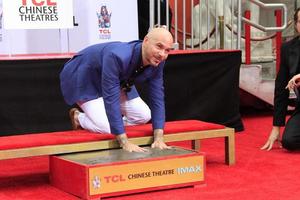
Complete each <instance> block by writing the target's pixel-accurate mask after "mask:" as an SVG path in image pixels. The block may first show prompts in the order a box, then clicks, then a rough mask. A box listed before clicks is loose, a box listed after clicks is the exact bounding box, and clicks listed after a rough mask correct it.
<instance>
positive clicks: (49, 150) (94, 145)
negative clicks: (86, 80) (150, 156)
mask: <svg viewBox="0 0 300 200" xmlns="http://www.w3.org/2000/svg"><path fill="white" fill-rule="evenodd" d="M219 137H224V138H225V162H226V163H227V164H228V165H233V164H234V163H235V147H234V145H235V144H234V129H232V128H225V129H216V130H205V131H192V132H181V133H175V134H167V135H165V136H164V140H165V142H178V141H187V140H192V141H196V140H202V139H209V138H219ZM129 140H130V141H131V142H133V143H134V144H137V145H150V144H151V143H152V141H153V137H152V136H147V137H138V138H130V139H129ZM113 148H119V144H118V143H117V141H116V140H115V139H113V140H104V141H94V142H82V143H73V144H61V145H48V146H38V147H28V148H19V149H8V150H0V160H4V159H12V158H23V157H30V156H42V155H55V154H64V153H74V152H82V151H93V150H102V149H113Z"/></svg>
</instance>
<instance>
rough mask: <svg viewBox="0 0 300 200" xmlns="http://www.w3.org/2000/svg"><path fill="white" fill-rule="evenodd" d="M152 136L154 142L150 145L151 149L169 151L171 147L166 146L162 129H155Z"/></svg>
mask: <svg viewBox="0 0 300 200" xmlns="http://www.w3.org/2000/svg"><path fill="white" fill-rule="evenodd" d="M153 135H154V141H153V143H152V145H151V148H159V149H171V147H169V146H167V145H166V143H165V142H164V132H163V130H162V129H155V130H154V133H153Z"/></svg>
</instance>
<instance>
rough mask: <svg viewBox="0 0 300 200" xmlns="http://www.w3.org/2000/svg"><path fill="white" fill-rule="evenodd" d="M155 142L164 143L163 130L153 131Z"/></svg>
mask: <svg viewBox="0 0 300 200" xmlns="http://www.w3.org/2000/svg"><path fill="white" fill-rule="evenodd" d="M153 136H154V141H162V142H163V141H164V131H163V129H155V130H154V131H153Z"/></svg>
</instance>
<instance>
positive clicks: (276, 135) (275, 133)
mask: <svg viewBox="0 0 300 200" xmlns="http://www.w3.org/2000/svg"><path fill="white" fill-rule="evenodd" d="M276 140H277V141H278V143H279V146H280V147H281V143H280V127H278V126H273V128H272V131H271V133H270V135H269V138H268V140H267V142H266V143H265V145H264V146H262V147H261V148H260V149H262V150H267V151H270V150H271V149H272V147H273V144H274V142H275V141H276Z"/></svg>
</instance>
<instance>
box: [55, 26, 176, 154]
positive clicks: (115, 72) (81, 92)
mask: <svg viewBox="0 0 300 200" xmlns="http://www.w3.org/2000/svg"><path fill="white" fill-rule="evenodd" d="M172 46H173V37H172V35H171V33H170V32H169V31H168V30H166V29H165V28H154V29H152V30H151V31H150V32H149V33H148V34H147V35H146V36H145V38H144V40H143V41H132V42H126V43H125V42H108V43H102V44H96V45H92V46H89V47H87V48H85V49H83V50H82V51H80V52H79V53H78V54H76V55H75V56H74V57H73V58H72V59H71V60H69V61H68V62H67V63H66V64H65V65H64V68H63V70H62V72H61V74H60V81H61V90H62V94H63V96H64V99H65V101H66V103H67V104H69V105H73V104H77V105H78V106H79V107H80V108H81V110H82V111H83V112H80V111H79V110H78V109H76V108H73V109H71V110H70V113H69V114H70V118H71V122H72V126H73V129H86V130H89V131H92V132H97V133H109V134H114V135H116V138H117V140H118V142H119V144H120V146H121V147H122V148H123V149H125V150H127V151H129V152H133V151H134V152H143V151H146V150H145V149H144V148H141V147H139V146H137V145H135V144H133V143H131V142H129V141H128V139H127V135H126V132H125V129H124V126H125V125H137V124H145V123H147V122H149V121H150V120H151V122H152V127H153V134H154V141H153V144H152V145H151V146H152V147H153V148H160V149H165V148H169V147H168V146H167V145H166V144H165V143H164V141H163V128H164V123H165V105H164V87H163V67H164V63H165V60H166V59H167V57H168V54H169V52H170V50H171V49H172ZM142 82H144V83H146V85H147V94H148V99H149V107H148V105H147V104H146V103H145V102H144V101H143V100H142V99H141V98H140V97H139V94H138V92H137V90H136V88H135V86H134V85H135V84H139V83H142Z"/></svg>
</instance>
